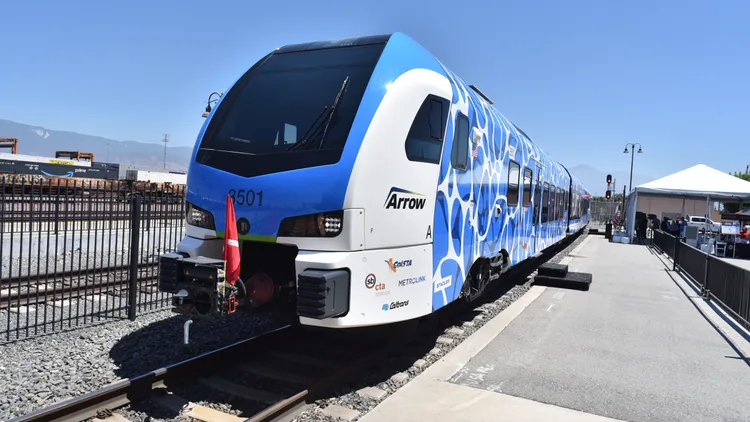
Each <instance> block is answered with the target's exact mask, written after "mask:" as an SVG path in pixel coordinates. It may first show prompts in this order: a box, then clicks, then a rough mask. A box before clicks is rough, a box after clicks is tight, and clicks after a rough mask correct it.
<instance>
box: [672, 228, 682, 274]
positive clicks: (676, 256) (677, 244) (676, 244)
mask: <svg viewBox="0 0 750 422" xmlns="http://www.w3.org/2000/svg"><path fill="white" fill-rule="evenodd" d="M680 243H682V242H680V238H679V236H675V238H674V257H672V271H677V268H678V265H677V260H678V259H679V257H680V248H681V247H682V245H680Z"/></svg>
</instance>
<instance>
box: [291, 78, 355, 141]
mask: <svg viewBox="0 0 750 422" xmlns="http://www.w3.org/2000/svg"><path fill="white" fill-rule="evenodd" d="M348 85H349V77H348V76H347V77H346V78H345V79H344V82H343V83H342V84H341V88H339V91H338V92H337V93H336V98H335V99H334V100H333V104H332V105H331V109H330V110H328V116H327V117H328V119H327V120H326V124H325V126H324V127H323V132H319V131H318V129H319V126H318V122H319V121H320V120H319V119H320V117H321V116H323V115H324V114H325V113H326V110H327V109H328V106H326V107H324V108H323V111H322V112H321V113H320V114H319V115H318V117H317V118H315V121H314V122H313V124H312V126H311V127H310V129H308V130H307V132H306V133H305V136H307V134H308V133H309V132H313V134H317V133H322V135H321V136H320V145H318V149H321V148H323V142H324V141H325V139H326V133H328V127H329V126H330V124H331V120H333V116H334V114H335V113H336V108H337V107H338V105H339V103H340V102H341V97H343V94H344V92H345V91H346V87H347V86H348ZM313 129H315V130H313ZM317 138H318V137H317V136H313V135H312V134H311V135H310V137H307V138H306V137H304V136H303V139H302V141H300V142H298V143H296V144H294V145H292V146H291V147H289V148H287V151H293V150H295V149H297V148H299V147H301V146H303V145H307V144H308V143H310V142H312V140H313V139H315V140H317Z"/></svg>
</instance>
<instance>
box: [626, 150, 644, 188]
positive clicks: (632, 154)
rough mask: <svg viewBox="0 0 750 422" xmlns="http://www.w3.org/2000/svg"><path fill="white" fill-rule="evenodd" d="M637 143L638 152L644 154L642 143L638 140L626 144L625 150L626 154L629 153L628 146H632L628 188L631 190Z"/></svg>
mask: <svg viewBox="0 0 750 422" xmlns="http://www.w3.org/2000/svg"><path fill="white" fill-rule="evenodd" d="M636 145H638V154H642V153H643V149H641V144H639V143H638V142H636V143H629V144H625V151H623V153H624V154H627V153H628V146H629V147H630V184H628V188H629V189H630V191H632V190H633V160H634V159H635V146H636Z"/></svg>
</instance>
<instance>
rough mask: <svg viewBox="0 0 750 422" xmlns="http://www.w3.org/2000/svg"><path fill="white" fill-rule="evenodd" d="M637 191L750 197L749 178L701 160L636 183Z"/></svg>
mask: <svg viewBox="0 0 750 422" xmlns="http://www.w3.org/2000/svg"><path fill="white" fill-rule="evenodd" d="M635 192H638V193H639V194H661V195H685V196H710V197H711V198H716V199H718V198H737V199H750V182H746V181H744V180H742V179H740V178H739V177H735V176H732V175H731V174H727V173H724V172H722V171H720V170H716V169H714V168H711V167H709V166H707V165H705V164H698V165H695V166H693V167H690V168H687V169H685V170H681V171H678V172H677V173H673V174H670V175H669V176H665V177H662V178H661V179H657V180H654V181H652V182H648V183H645V184H642V185H640V186H636V188H635Z"/></svg>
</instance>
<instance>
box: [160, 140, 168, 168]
mask: <svg viewBox="0 0 750 422" xmlns="http://www.w3.org/2000/svg"><path fill="white" fill-rule="evenodd" d="M162 142H164V170H166V169H167V142H169V134H167V133H165V134H164V139H162Z"/></svg>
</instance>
